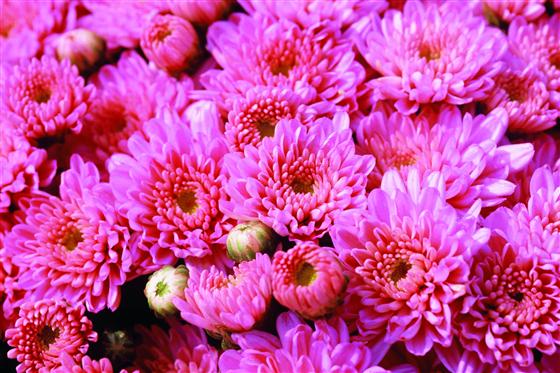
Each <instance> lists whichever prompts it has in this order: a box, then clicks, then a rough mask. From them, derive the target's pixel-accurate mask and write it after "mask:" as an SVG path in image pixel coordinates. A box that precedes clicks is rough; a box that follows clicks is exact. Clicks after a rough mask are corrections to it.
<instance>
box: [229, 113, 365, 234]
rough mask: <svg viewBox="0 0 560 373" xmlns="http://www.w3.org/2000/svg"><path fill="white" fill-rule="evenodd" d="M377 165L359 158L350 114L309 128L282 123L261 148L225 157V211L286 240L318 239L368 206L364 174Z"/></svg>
mask: <svg viewBox="0 0 560 373" xmlns="http://www.w3.org/2000/svg"><path fill="white" fill-rule="evenodd" d="M374 164H375V162H374V159H373V158H372V157H370V156H359V155H356V154H355V153H354V144H353V141H352V133H351V131H350V129H349V128H348V117H347V116H346V115H345V114H337V115H335V117H334V119H333V120H332V121H331V120H330V119H325V118H323V119H319V120H316V121H315V122H313V123H312V124H310V125H309V126H308V127H306V126H304V125H302V124H301V123H299V122H298V121H296V120H283V121H281V122H280V123H279V124H278V125H277V126H276V133H275V135H274V137H273V138H269V137H267V138H264V139H263V141H262V145H261V146H260V147H259V148H255V147H253V146H247V147H246V148H245V153H244V154H243V153H230V154H228V155H227V156H226V159H225V167H226V168H227V170H228V171H229V174H230V175H231V176H230V180H229V182H228V184H227V185H226V191H227V193H228V194H229V195H230V196H231V201H224V203H223V204H222V209H223V211H224V212H226V213H227V214H229V215H230V216H232V217H235V218H237V219H242V220H260V221H261V222H263V223H264V224H266V225H268V226H269V227H271V228H272V229H274V230H275V231H276V232H277V233H278V234H279V235H281V236H289V237H290V238H296V239H315V238H318V237H321V236H322V235H323V234H324V233H325V232H326V231H327V230H328V229H329V227H330V226H331V224H332V223H333V221H334V219H336V217H337V216H338V214H339V213H340V212H341V211H344V210H346V209H352V208H361V207H363V206H364V205H365V203H366V197H365V186H366V176H365V175H367V174H369V173H370V172H371V170H372V168H373V166H374Z"/></svg>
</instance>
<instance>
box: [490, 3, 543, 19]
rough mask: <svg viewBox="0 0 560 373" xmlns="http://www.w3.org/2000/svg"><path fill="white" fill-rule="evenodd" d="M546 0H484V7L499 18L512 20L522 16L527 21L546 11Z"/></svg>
mask: <svg viewBox="0 0 560 373" xmlns="http://www.w3.org/2000/svg"><path fill="white" fill-rule="evenodd" d="M545 2H546V0H524V1H519V0H484V1H483V2H482V3H483V7H485V8H486V9H488V10H489V11H490V12H491V13H492V14H493V15H495V16H496V17H498V19H500V20H503V21H506V22H511V21H512V20H513V19H514V18H515V17H517V16H521V17H523V18H524V19H526V20H527V21H534V20H536V19H537V18H539V17H540V16H541V15H542V14H543V13H544V12H545V11H546V8H545V5H544V3H545Z"/></svg>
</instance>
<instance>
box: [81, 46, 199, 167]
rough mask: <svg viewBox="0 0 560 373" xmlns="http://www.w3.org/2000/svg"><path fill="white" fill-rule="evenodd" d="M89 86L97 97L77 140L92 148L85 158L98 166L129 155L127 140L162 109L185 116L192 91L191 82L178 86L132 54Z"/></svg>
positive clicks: (105, 67)
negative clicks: (110, 157)
mask: <svg viewBox="0 0 560 373" xmlns="http://www.w3.org/2000/svg"><path fill="white" fill-rule="evenodd" d="M92 82H93V84H94V85H95V86H96V88H97V94H96V97H95V99H94V100H93V102H92V106H91V108H90V110H89V111H88V113H87V115H86V117H85V120H84V130H83V133H82V135H83V136H81V137H80V138H79V139H78V140H79V142H80V143H84V144H89V145H90V146H91V147H92V148H93V149H92V153H93V154H94V156H90V157H88V158H93V159H91V160H95V161H96V163H100V166H101V165H102V164H103V162H104V161H105V160H106V159H107V158H108V157H109V156H111V154H113V153H115V152H123V153H128V146H127V141H128V139H129V138H130V137H131V136H132V134H134V133H135V132H137V131H142V127H143V125H144V123H145V122H146V121H148V120H149V119H152V118H154V117H155V116H156V114H157V112H158V110H159V109H160V108H162V107H163V106H165V105H169V106H171V107H172V108H173V109H175V110H177V111H178V112H179V113H182V112H184V111H185V110H186V107H187V104H188V98H187V94H188V92H189V91H190V90H191V89H192V82H191V81H190V79H186V80H183V81H181V82H178V81H176V80H174V79H173V78H170V77H168V76H167V75H166V74H165V73H164V72H162V71H159V70H157V69H155V68H152V67H150V66H148V64H146V62H145V61H144V60H143V59H142V57H140V56H139V55H138V54H137V53H135V52H126V53H124V54H123V55H122V56H121V58H120V60H119V62H118V63H117V64H116V65H115V66H111V65H108V66H104V67H103V68H102V69H101V70H100V71H99V73H98V74H97V75H96V76H94V77H93V78H92Z"/></svg>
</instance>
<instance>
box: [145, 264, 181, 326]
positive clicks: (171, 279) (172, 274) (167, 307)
mask: <svg viewBox="0 0 560 373" xmlns="http://www.w3.org/2000/svg"><path fill="white" fill-rule="evenodd" d="M188 278H189V271H188V270H187V268H186V267H185V266H184V265H180V266H178V267H177V268H174V267H172V266H165V267H163V268H161V269H159V270H158V271H156V272H154V273H153V274H152V275H151V276H150V278H149V279H148V283H147V284H146V288H145V289H144V295H145V296H146V298H147V299H148V305H149V306H150V308H151V309H152V310H153V311H154V313H155V314H156V316H159V317H167V316H171V315H173V314H175V313H176V312H177V308H175V305H173V298H175V297H181V298H182V297H183V291H184V290H185V287H186V286H187V281H188Z"/></svg>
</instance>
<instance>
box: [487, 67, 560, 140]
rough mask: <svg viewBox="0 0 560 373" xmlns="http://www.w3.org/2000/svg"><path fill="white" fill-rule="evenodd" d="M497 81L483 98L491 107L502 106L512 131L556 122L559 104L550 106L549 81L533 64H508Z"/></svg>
mask: <svg viewBox="0 0 560 373" xmlns="http://www.w3.org/2000/svg"><path fill="white" fill-rule="evenodd" d="M495 83H496V85H495V86H494V88H493V89H492V91H491V92H490V95H489V96H488V98H487V99H486V100H485V101H484V103H485V105H486V107H487V108H488V109H489V110H492V109H495V108H497V107H502V108H504V109H505V110H506V112H507V114H508V117H509V125H508V130H509V131H511V132H522V133H534V132H540V131H544V130H546V129H548V128H551V127H553V126H554V125H555V124H556V119H557V118H559V117H560V108H558V109H554V108H552V107H550V93H549V92H548V89H547V88H546V81H545V80H543V79H541V77H540V76H539V75H538V72H537V70H535V69H534V68H533V67H531V66H527V67H525V68H524V69H523V70H513V69H512V68H506V69H504V70H502V71H501V72H500V73H499V74H498V75H497V76H496V77H495Z"/></svg>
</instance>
